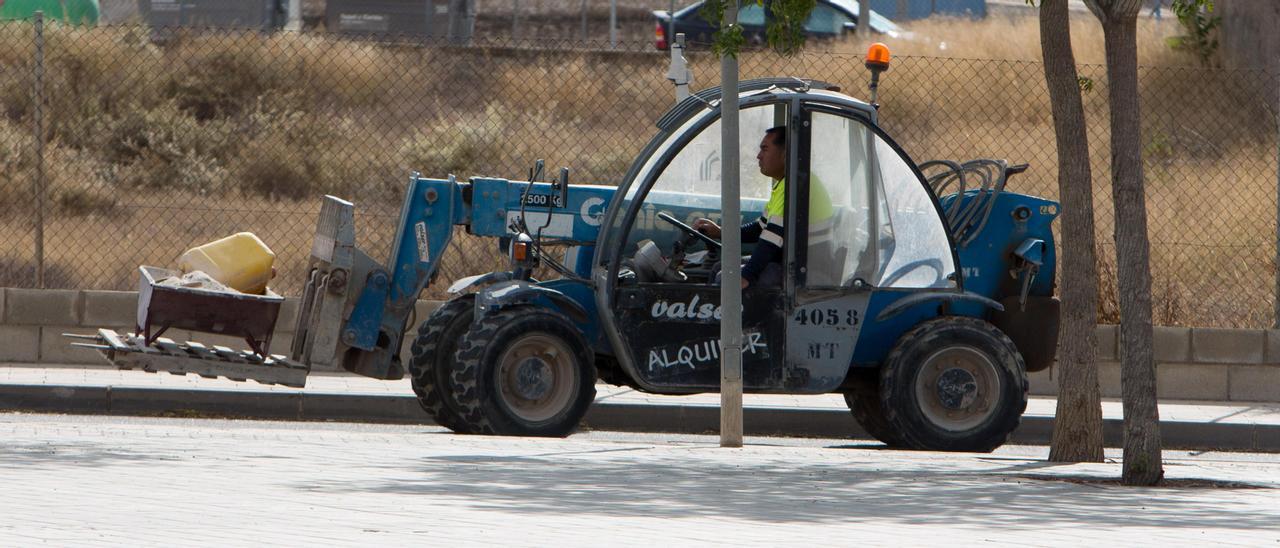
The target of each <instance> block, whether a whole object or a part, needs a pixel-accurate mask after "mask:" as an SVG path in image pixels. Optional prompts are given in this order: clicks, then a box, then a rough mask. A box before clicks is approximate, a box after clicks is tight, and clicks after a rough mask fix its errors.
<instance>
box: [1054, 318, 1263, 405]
mask: <svg viewBox="0 0 1280 548" xmlns="http://www.w3.org/2000/svg"><path fill="white" fill-rule="evenodd" d="M1119 335H1120V334H1119V327H1118V326H1114V325H1100V326H1098V331H1097V336H1098V384H1099V385H1100V388H1101V390H1102V396H1103V397H1105V398H1119V397H1120V346H1121V341H1120V340H1119V339H1120V336H1119ZM1153 347H1154V348H1153V349H1154V350H1155V359H1156V394H1157V397H1159V398H1160V399H1163V400H1208V401H1243V402H1249V401H1256V402H1277V401H1280V331H1276V330H1264V329H1217V328H1200V327H1164V326H1157V327H1156V328H1155V340H1154V341H1153ZM1056 368H1057V366H1054V367H1051V368H1049V369H1047V370H1045V371H1040V372H1037V373H1032V374H1031V393H1032V394H1033V395H1046V396H1048V395H1054V394H1056V393H1057V389H1058V379H1057V375H1056V373H1057V371H1056Z"/></svg>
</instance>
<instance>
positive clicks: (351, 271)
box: [82, 78, 1059, 451]
mask: <svg viewBox="0 0 1280 548" xmlns="http://www.w3.org/2000/svg"><path fill="white" fill-rule="evenodd" d="M721 93H722V92H721V90H720V89H718V88H712V89H708V90H704V91H702V92H700V93H698V94H696V95H694V96H692V97H689V98H688V99H686V100H684V101H682V102H680V103H679V104H677V105H676V106H675V107H673V108H672V109H671V110H670V111H668V112H667V113H666V114H665V115H664V116H663V117H662V118H661V119H660V120H659V121H658V123H657V127H658V132H657V134H656V135H655V136H654V137H653V139H652V140H650V141H649V143H648V145H647V146H645V148H644V149H643V150H642V151H641V152H640V154H639V155H638V157H637V158H636V160H635V161H634V163H633V164H632V165H631V167H630V169H629V171H628V172H627V174H626V176H625V178H624V180H623V181H622V182H621V184H619V185H617V186H616V187H614V186H595V185H578V184H574V185H570V184H569V181H568V179H569V177H568V170H564V169H562V170H561V171H560V173H559V176H558V177H553V178H552V179H554V180H551V181H549V182H542V181H541V179H543V177H542V176H541V174H540V172H541V171H542V169H541V164H539V167H538V168H537V169H536V170H535V172H534V174H533V175H532V176H530V177H529V180H528V181H510V180H506V179H498V178H488V177H474V178H471V179H469V180H467V181H460V180H457V179H456V178H454V177H453V176H450V177H449V178H447V179H432V178H425V177H421V176H417V175H416V174H415V175H414V176H413V177H411V178H410V180H409V183H408V187H407V191H406V193H405V199H404V204H403V207H402V210H401V214H400V220H399V225H398V232H397V236H396V239H395V244H394V246H393V250H392V255H391V257H390V258H389V259H388V260H387V261H386V262H382V261H379V260H376V259H374V258H372V257H370V256H369V255H367V254H366V253H365V252H364V251H362V250H360V249H359V248H358V247H356V245H355V226H354V221H353V219H354V206H353V204H351V203H350V202H347V201H345V200H342V199H339V198H336V197H332V196H327V197H325V198H324V203H323V206H322V208H321V212H320V215H319V221H318V223H317V227H316V233H315V238H314V245H313V247H312V249H311V256H310V266H309V269H308V278H307V282H306V286H305V291H304V293H303V295H302V298H301V302H300V306H299V312H298V315H297V320H296V321H297V325H296V328H295V337H294V340H293V343H292V346H291V348H290V350H289V354H288V356H284V355H270V354H268V353H266V352H265V351H263V348H262V347H263V346H264V345H262V344H258V345H256V346H255V347H254V348H255V351H254V352H247V351H245V352H234V351H230V350H228V349H226V348H222V347H214V348H210V347H205V346H204V345H200V344H199V343H185V344H179V343H174V342H173V341H169V340H167V339H163V338H158V337H157V335H156V334H155V333H153V331H152V330H153V328H155V327H159V328H160V329H161V330H163V328H164V327H168V326H183V325H186V326H187V327H188V328H193V329H200V327H199V326H194V327H193V326H191V325H190V324H184V323H183V322H184V321H192V320H191V319H192V317H193V316H194V315H195V314H196V312H195V311H197V310H200V311H206V312H205V314H206V316H210V317H206V318H204V319H203V320H202V321H203V322H204V323H203V324H201V325H206V326H214V327H218V328H221V329H222V331H221V332H224V333H238V331H236V330H235V329H236V326H240V325H242V324H245V323H246V322H247V321H248V320H249V319H250V317H254V318H258V317H260V314H258V313H255V312H252V309H251V308H245V309H243V310H244V311H242V312H236V310H237V308H236V306H221V305H218V304H216V303H214V304H211V305H208V306H203V305H199V304H191V305H185V306H179V307H170V308H172V309H180V310H186V311H187V312H178V313H174V312H170V313H169V318H168V320H166V319H165V318H164V317H162V316H161V315H160V310H161V308H162V307H161V306H160V305H163V304H165V302H166V299H168V298H169V297H165V294H164V293H162V292H151V293H148V292H149V291H150V289H149V288H148V287H147V284H145V283H144V287H143V292H144V293H147V294H146V295H143V297H141V301H140V305H139V316H140V321H139V326H138V333H137V334H132V335H130V334H117V333H115V332H114V331H110V330H101V331H99V332H98V334H97V335H94V336H93V338H94V341H93V342H92V343H89V344H87V346H91V347H94V348H97V349H98V350H100V351H101V352H102V353H103V354H104V355H105V356H106V357H107V358H108V359H109V360H110V361H112V362H113V363H116V364H117V365H119V366H121V367H140V368H143V369H146V370H151V371H171V372H178V373H182V372H191V373H198V374H202V375H208V376H214V375H222V376H226V377H229V378H235V379H255V380H258V381H260V382H267V383H282V384H288V385H294V386H298V385H301V384H302V383H304V382H305V378H306V375H307V373H308V372H309V371H310V370H311V368H313V367H319V366H327V367H334V366H340V367H341V368H343V369H345V370H347V371H351V372H354V373H358V374H360V375H366V376H369V377H374V378H379V379H399V378H403V376H404V375H405V374H406V373H408V374H409V375H410V376H411V378H412V386H413V390H414V392H415V393H416V394H417V397H418V399H419V401H420V402H421V404H422V407H423V408H424V409H425V410H426V412H427V413H428V414H430V415H431V416H432V417H433V418H434V419H435V421H436V422H438V423H439V424H441V425H443V426H446V427H448V428H450V429H452V430H454V431H456V432H460V433H476V434H501V435H531V436H564V435H568V434H569V433H571V432H572V431H573V430H574V428H575V427H576V425H577V424H578V423H579V421H580V419H581V418H582V417H583V415H584V414H585V413H586V411H587V408H588V406H590V405H591V403H592V401H593V399H594V396H595V386H596V383H597V382H598V381H603V382H606V383H609V384H614V385H622V386H629V387H633V388H635V389H637V390H641V391H644V392H650V393H655V394H693V393H701V392H715V391H717V390H718V389H719V378H720V372H719V366H720V355H721V352H722V347H721V344H720V340H719V331H720V327H719V321H720V318H721V316H722V314H723V313H724V311H723V310H722V309H721V308H720V306H719V299H720V288H719V286H718V283H717V279H718V276H717V273H718V271H719V268H720V264H721V261H722V260H724V257H722V256H721V253H720V251H721V249H720V242H719V241H717V240H715V239H713V238H710V237H708V236H706V235H705V234H703V233H701V232H699V231H697V230H695V229H693V228H692V226H691V225H692V224H694V221H695V220H697V219H701V218H706V219H711V220H713V221H716V222H718V223H721V224H724V225H725V226H734V225H736V224H739V223H747V222H752V221H755V220H756V219H757V218H759V217H760V216H761V214H762V211H763V210H764V209H765V203H766V201H767V200H768V198H769V195H770V192H771V189H772V188H773V186H772V185H773V184H775V181H772V180H771V179H770V178H768V177H765V176H763V175H761V174H759V173H757V172H756V170H755V166H753V165H751V163H750V162H743V164H744V166H743V168H742V172H741V173H740V174H739V175H740V179H741V181H742V183H741V194H742V196H743V201H742V207H741V211H742V212H743V217H742V218H741V219H723V218H722V217H721V215H720V212H721V201H720V196H719V188H720V187H719V185H720V176H721V173H720V153H721V141H720V131H719V123H720V108H719V105H720V98H721ZM737 93H738V96H739V102H740V108H741V111H740V115H739V119H740V127H741V133H742V135H743V138H742V142H741V143H739V144H738V146H739V147H740V154H741V155H743V156H745V157H748V158H750V157H752V156H754V154H755V149H756V145H757V143H758V142H759V140H760V138H761V136H763V135H764V133H765V130H766V129H769V128H773V127H777V126H785V127H786V129H787V135H788V136H789V137H788V138H787V139H786V154H787V162H786V172H787V173H786V179H785V180H786V181H793V182H794V183H795V184H787V185H785V191H786V197H785V204H786V206H785V215H784V216H785V223H783V225H784V226H785V233H786V234H785V240H784V241H785V245H784V246H783V254H784V261H783V263H782V264H783V265H784V268H783V271H784V275H783V280H782V283H781V285H780V286H777V287H763V286H762V287H755V286H752V287H749V288H747V289H746V290H745V291H744V296H743V304H742V309H741V311H740V312H741V314H742V321H743V326H744V332H743V336H744V338H743V341H744V343H743V347H742V358H743V385H744V389H745V391H746V392H748V393H785V394H823V393H841V394H843V395H844V397H845V400H846V401H847V402H848V405H849V408H850V410H851V411H852V413H853V415H854V417H855V418H856V419H857V420H858V422H859V423H860V424H861V425H862V426H863V427H864V428H865V429H866V430H867V431H868V432H869V433H870V434H871V435H873V436H874V437H876V438H877V439H879V440H881V441H883V442H885V443H887V444H889V445H891V446H896V447H905V448H915V449H928V450H955V451H990V450H992V449H994V448H995V447H997V446H999V445H1000V444H1002V443H1004V442H1005V440H1007V439H1008V437H1009V435H1010V433H1011V432H1012V431H1013V430H1014V429H1015V428H1016V427H1017V425H1018V423H1019V420H1020V417H1021V415H1022V413H1023V411H1024V410H1025V408H1026V403H1027V389H1028V381H1027V372H1028V371H1036V370H1040V369H1043V368H1045V367H1048V366H1049V365H1050V364H1051V363H1052V361H1053V359H1054V353H1055V350H1056V345H1057V331H1058V329H1057V325H1058V315H1059V312H1058V301H1057V299H1056V298H1055V297H1054V267H1055V250H1054V240H1053V234H1052V231H1051V225H1052V222H1053V220H1054V218H1055V217H1056V216H1057V214H1058V204H1056V203H1055V202H1053V201H1050V200H1046V199H1042V198H1038V197H1034V196H1028V195H1023V194H1018V193H1014V192H1009V191H1006V188H1005V184H1006V181H1007V179H1008V177H1009V176H1010V175H1012V174H1015V173H1018V172H1019V171H1021V170H1023V169H1025V168H1026V166H1009V165H1007V164H1006V163H1004V162H1002V161H992V160H977V161H972V162H967V163H964V164H960V163H952V162H926V163H924V164H917V163H915V162H913V161H912V160H911V158H910V157H909V156H908V155H907V154H906V152H904V151H903V150H902V148H900V147H899V146H898V145H897V143H895V142H894V141H893V139H891V138H890V137H889V135H887V134H886V133H885V131H884V130H883V129H882V128H881V127H880V126H879V125H878V124H877V108H876V107H875V106H873V105H872V104H868V103H866V102H863V101H859V100H857V99H854V98H852V97H850V96H848V95H844V94H842V93H840V92H839V91H838V89H837V88H836V87H835V86H833V85H831V84H827V83H824V82H820V81H814V80H800V79H794V78H778V79H762V80H750V81H745V82H742V83H741V86H740V88H739V89H738V90H737ZM818 185H820V186H821V187H822V191H823V192H824V193H825V195H826V196H827V197H828V198H829V202H830V203H829V206H830V207H829V208H828V207H827V206H826V205H821V206H820V207H822V208H823V210H824V212H823V219H821V221H812V222H811V215H810V213H811V212H810V210H811V209H813V208H814V204H813V203H812V201H811V198H810V194H811V191H812V189H814V188H816V187H817V186H818ZM819 224H820V225H822V226H821V227H818V226H817V225H819ZM457 226H462V227H465V229H466V231H467V233H469V234H471V235H475V236H479V237H487V238H492V239H493V241H494V242H495V243H496V244H497V247H498V248H499V249H500V250H501V252H502V253H504V254H506V256H507V257H509V259H510V268H509V269H507V270H502V271H497V272H489V273H484V274H479V275H475V276H471V277H468V278H465V279H461V280H457V281H456V282H454V283H453V284H452V285H451V286H450V287H449V288H448V293H449V294H450V295H451V299H450V300H448V301H447V302H445V303H444V304H443V305H441V306H440V307H439V308H438V309H436V310H435V312H434V313H432V314H431V315H430V317H428V318H426V319H425V320H423V321H421V323H420V324H419V325H416V326H415V325H411V321H410V318H411V316H412V313H413V310H414V303H415V301H417V299H418V298H419V296H420V295H421V294H422V292H423V290H424V289H425V288H426V287H427V286H428V285H429V284H430V282H431V281H432V280H433V278H434V276H435V274H436V270H437V267H438V266H439V264H440V260H441V258H442V257H443V256H444V255H445V254H447V253H450V250H449V247H450V240H451V238H452V237H453V234H454V228H455V227H457ZM819 231H821V236H818V234H819ZM749 249H750V246H749V245H748V246H746V250H747V251H745V252H748V253H749ZM741 259H742V258H740V257H733V258H730V260H741ZM206 297H208V296H206ZM246 306H247V305H246ZM149 307H155V310H156V311H157V312H156V314H157V316H156V317H153V318H149V319H148V320H147V322H146V324H147V325H146V326H145V331H146V333H145V335H144V334H143V331H144V326H143V325H142V324H143V321H142V319H141V318H142V317H143V316H144V315H145V314H146V313H147V310H148V309H149ZM218 310H225V311H229V312H224V313H221V314H222V315H223V317H218V316H219V314H220V312H218ZM228 326H231V328H230V329H228ZM205 330H210V329H205ZM245 335H246V338H247V339H249V340H250V341H251V342H252V341H254V340H255V339H254V337H252V333H249V332H248V331H247V330H246V331H245ZM406 337H408V338H409V339H410V340H411V341H412V342H411V349H412V351H411V353H410V354H411V355H410V356H404V357H402V356H400V355H399V349H400V348H401V346H402V344H403V342H404V341H405V338H406ZM256 340H258V342H259V343H261V342H262V341H261V337H259V338H258V339H256ZM268 342H269V339H268ZM82 344H83V343H82Z"/></svg>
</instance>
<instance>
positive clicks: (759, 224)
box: [742, 175, 832, 282]
mask: <svg viewBox="0 0 1280 548" xmlns="http://www.w3.org/2000/svg"><path fill="white" fill-rule="evenodd" d="M786 197H787V180H786V179H779V180H777V181H776V182H774V183H773V191H772V192H770V193H769V201H768V202H767V203H765V206H764V214H763V215H761V216H760V218H759V219H757V220H755V221H753V222H750V223H747V224H744V225H742V241H743V242H744V243H752V242H755V243H756V249H755V251H754V252H753V253H752V254H751V259H749V260H748V261H747V264H746V265H743V267H742V277H743V278H746V280H747V281H748V282H754V281H756V278H758V277H759V276H760V273H761V272H762V271H764V267H766V266H768V265H769V263H773V262H778V263H780V262H782V258H783V257H784V255H783V254H782V246H783V244H784V243H785V239H786V229H785V225H784V224H783V221H784V219H785V217H786ZM831 216H832V206H831V196H830V195H829V194H827V189H826V187H825V186H823V184H822V181H820V180H818V178H817V177H816V176H812V175H811V176H810V177H809V243H810V244H815V243H821V242H825V241H828V240H830V239H831Z"/></svg>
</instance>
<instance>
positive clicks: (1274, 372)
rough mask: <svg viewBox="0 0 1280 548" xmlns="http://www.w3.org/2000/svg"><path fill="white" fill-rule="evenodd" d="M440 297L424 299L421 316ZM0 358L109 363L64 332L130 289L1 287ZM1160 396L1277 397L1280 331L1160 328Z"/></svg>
mask: <svg viewBox="0 0 1280 548" xmlns="http://www.w3.org/2000/svg"><path fill="white" fill-rule="evenodd" d="M439 304H440V303H439V302H436V301H419V302H418V305H417V320H416V321H417V322H419V323H420V322H421V321H422V320H424V319H426V318H427V316H428V315H430V314H431V312H432V311H433V310H435V308H436V307H437V306H439ZM0 310H2V311H3V314H2V315H0V363H49V364H86V365H108V364H107V362H106V360H105V359H103V358H102V357H101V356H100V355H98V353H97V352H96V351H93V350H88V349H83V348H76V347H72V346H71V345H70V343H71V342H72V341H71V339H67V338H65V337H63V336H62V334H63V333H83V334H92V333H94V332H95V331H96V330H97V329H98V328H103V327H105V328H110V329H115V330H117V331H121V332H132V331H133V328H134V325H133V324H134V321H135V318H136V315H137V293H136V292H133V291H88V290H60V289H51V290H36V289H16V288H8V289H3V290H2V291H0ZM297 310H298V306H297V301H296V300H294V299H287V300H286V301H285V304H284V305H283V306H282V308H281V310H280V319H279V321H277V323H276V331H275V333H274V334H273V335H272V343H271V348H272V352H273V353H276V354H283V353H287V350H288V348H289V345H290V344H291V343H292V341H293V324H294V320H295V317H296V314H297ZM416 329H417V327H416V325H415V326H414V327H413V328H412V330H411V331H410V333H409V334H408V335H407V336H406V337H405V341H404V345H403V347H402V353H401V356H403V357H404V359H406V360H408V359H409V346H410V345H411V344H412V341H413V336H414V334H415V333H416ZM165 336H166V337H168V338H170V339H173V340H175V341H187V340H195V341H199V342H202V343H205V344H217V345H222V346H228V347H232V348H244V347H245V346H246V345H245V344H244V341H242V340H240V339H236V338H232V337H226V336H218V335H209V334H206V333H190V332H186V331H181V330H170V331H168V332H166V333H165ZM1097 336H1098V361H1099V363H1098V378H1099V384H1100V386H1101V390H1102V395H1103V396H1104V397H1111V398H1118V397H1120V364H1119V356H1120V353H1119V351H1120V340H1119V339H1120V337H1119V329H1118V328H1117V327H1116V326H1114V325H1100V326H1098V331H1097ZM1154 347H1155V355H1156V362H1157V367H1156V381H1157V387H1156V389H1157V391H1158V395H1159V397H1160V398H1162V399H1172V400H1210V401H1258V402H1276V401H1280V331H1276V330H1261V329H1213V328H1188V327H1156V328H1155V341H1154ZM1056 372H1057V371H1056V367H1054V368H1050V369H1048V370H1045V371H1041V372H1037V373H1032V374H1031V393H1032V394H1035V395H1053V394H1055V393H1056V392H1057V378H1056Z"/></svg>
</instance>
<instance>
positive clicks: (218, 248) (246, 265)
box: [178, 232, 276, 295]
mask: <svg viewBox="0 0 1280 548" xmlns="http://www.w3.org/2000/svg"><path fill="white" fill-rule="evenodd" d="M275 260H276V254H275V253H272V252H271V248H269V247H267V244H264V243H262V240H259V239H258V237H257V236H255V235H254V234H253V233H252V232H241V233H239V234H235V235H232V236H227V237H226V238H223V239H221V240H217V241H214V242H209V243H207V244H204V245H202V246H199V247H193V248H191V249H188V250H187V252H186V253H183V254H182V256H181V257H178V268H180V269H181V270H182V271H183V272H192V271H195V270H200V271H203V272H204V273H205V274H208V275H209V276H210V277H212V278H213V279H215V280H217V281H219V282H222V283H223V284H225V285H226V286H227V287H230V288H231V289H234V290H236V291H239V292H241V293H251V294H254V295H261V294H263V293H264V292H266V290H267V283H268V282H270V281H271V268H272V265H273V264H274V263H275Z"/></svg>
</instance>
